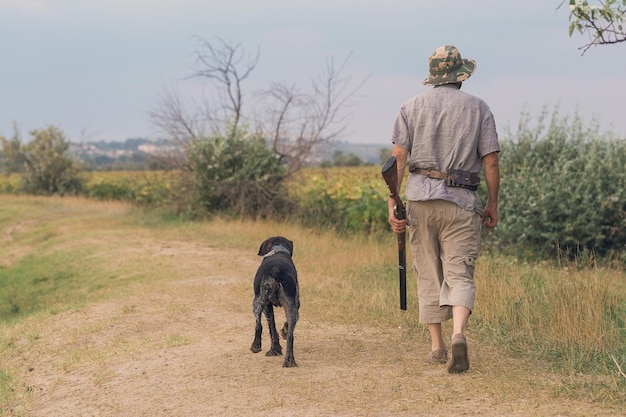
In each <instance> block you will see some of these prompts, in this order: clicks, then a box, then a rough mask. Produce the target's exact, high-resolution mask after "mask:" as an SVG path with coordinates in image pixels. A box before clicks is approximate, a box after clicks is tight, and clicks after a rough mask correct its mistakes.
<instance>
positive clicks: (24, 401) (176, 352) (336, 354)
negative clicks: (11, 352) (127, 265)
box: [10, 242, 619, 417]
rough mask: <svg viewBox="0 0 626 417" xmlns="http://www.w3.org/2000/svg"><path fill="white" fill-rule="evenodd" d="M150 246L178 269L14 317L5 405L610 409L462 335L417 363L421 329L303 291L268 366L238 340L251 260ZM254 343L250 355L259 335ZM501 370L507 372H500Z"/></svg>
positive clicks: (304, 411)
mask: <svg viewBox="0 0 626 417" xmlns="http://www.w3.org/2000/svg"><path fill="white" fill-rule="evenodd" d="M151 250H154V251H157V252H159V253H160V254H162V255H164V256H172V257H175V258H176V259H177V261H178V262H179V263H180V265H184V267H185V268H186V270H187V271H188V273H187V278H186V279H185V280H183V281H176V282H168V283H161V284H158V285H156V286H153V287H151V288H146V287H136V288H129V289H128V294H127V296H125V297H122V298H119V299H115V300H112V301H107V302H104V303H101V304H97V305H92V306H90V307H88V308H86V309H81V310H78V311H74V312H69V313H63V314H59V315H56V316H53V317H51V318H50V319H47V320H45V321H43V322H42V321H41V319H39V321H37V322H35V321H32V322H29V321H27V322H26V323H24V325H23V326H22V327H21V328H22V329H23V330H22V331H23V334H21V335H20V336H19V337H16V338H15V341H14V342H13V343H15V344H16V349H15V352H16V357H15V358H12V360H19V361H21V362H22V363H23V367H22V368H23V373H22V375H20V377H21V378H23V381H25V383H26V386H25V387H24V389H25V391H24V393H21V394H20V395H18V396H17V400H16V403H15V404H14V407H13V410H12V411H11V413H10V415H19V416H72V417H75V416H117V417H121V416H151V417H153V416H168V417H169V416H185V417H189V416H251V415H255V416H266V415H267V416H269V415H272V416H420V415H427V416H591V415H594V416H613V415H619V413H617V412H616V410H610V409H599V408H597V407H595V406H594V405H593V404H590V403H585V402H579V401H568V400H564V399H563V398H557V399H555V398H554V397H553V395H552V392H553V391H552V390H551V389H550V387H551V386H552V385H555V384H558V380H556V379H555V380H553V381H552V380H547V381H545V380H543V381H537V382H536V383H535V384H533V376H532V375H528V374H527V372H522V371H518V370H516V366H515V361H514V360H513V359H507V358H506V357H501V356H500V355H498V353H497V352H495V351H493V350H491V349H490V348H488V347H485V346H480V345H478V344H477V343H475V342H474V341H472V340H471V335H470V349H471V350H470V354H471V357H470V359H471V361H472V362H471V365H472V368H471V370H470V372H468V373H467V374H465V375H460V376H459V375H448V374H447V373H446V372H445V368H444V367H443V366H433V365H430V364H428V363H426V361H425V360H424V359H423V356H424V352H426V351H427V349H426V345H425V343H426V338H425V337H423V335H414V336H410V335H407V333H406V332H405V331H404V330H403V329H400V328H368V327H357V326H354V327H348V326H345V325H343V324H341V318H338V319H337V321H336V322H334V323H328V322H324V323H320V322H313V321H311V320H309V319H308V318H307V307H306V297H304V296H303V300H302V303H303V305H302V309H301V320H300V321H299V323H298V326H297V328H296V341H295V355H296V360H297V362H298V365H299V366H298V367H297V368H289V369H288V368H282V367H281V364H282V360H283V359H282V358H276V357H266V356H265V355H264V354H263V353H259V354H253V353H252V352H251V351H250V350H249V347H250V344H251V342H252V336H253V325H254V324H253V317H252V313H251V302H252V296H251V291H252V290H251V280H252V278H251V277H252V276H253V275H254V271H255V270H256V267H257V265H258V262H259V260H258V257H256V256H255V255H254V254H246V255H242V254H238V253H237V252H235V251H218V250H215V249H211V248H202V247H198V246H197V245H192V244H189V243H186V242H179V243H170V244H168V245H162V244H159V243H155V244H154V247H152V248H151ZM199 253H202V256H198V254H199ZM303 293H304V294H306V291H304V292H303ZM33 323H39V324H37V325H36V327H33V326H34V325H33ZM263 341H264V343H265V344H264V346H263V348H264V349H263V352H264V351H265V350H266V349H267V336H266V334H265V333H264V339H263ZM283 346H284V342H283ZM509 370H510V380H509V382H504V383H503V382H501V381H507V379H506V378H505V379H503V378H502V377H501V376H502V374H503V373H505V374H506V373H507V372H509ZM494 380H495V381H496V382H495V383H494ZM498 381H500V382H498Z"/></svg>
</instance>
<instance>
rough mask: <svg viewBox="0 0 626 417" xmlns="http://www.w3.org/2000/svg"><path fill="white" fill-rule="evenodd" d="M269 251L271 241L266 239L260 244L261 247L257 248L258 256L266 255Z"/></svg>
mask: <svg viewBox="0 0 626 417" xmlns="http://www.w3.org/2000/svg"><path fill="white" fill-rule="evenodd" d="M270 250H272V239H266V240H265V241H264V242H263V243H261V247H260V248H259V253H258V255H259V256H264V255H267V254H268V253H269V252H270Z"/></svg>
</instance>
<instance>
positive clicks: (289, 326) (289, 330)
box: [282, 306, 298, 368]
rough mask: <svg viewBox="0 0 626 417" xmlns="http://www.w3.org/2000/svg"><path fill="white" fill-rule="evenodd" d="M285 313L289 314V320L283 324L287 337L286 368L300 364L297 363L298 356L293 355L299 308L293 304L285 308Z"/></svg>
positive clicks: (284, 364) (284, 363)
mask: <svg viewBox="0 0 626 417" xmlns="http://www.w3.org/2000/svg"><path fill="white" fill-rule="evenodd" d="M285 315H286V316H287V321H286V322H285V325H284V326H283V329H282V332H283V334H285V333H286V335H284V336H283V337H285V336H286V337H285V338H286V339H287V353H286V355H285V362H283V366H284V367H285V368H291V367H293V366H298V364H297V363H296V358H295V357H294V355H293V331H294V330H295V327H296V322H297V321H298V309H297V308H295V307H293V306H291V307H286V308H285Z"/></svg>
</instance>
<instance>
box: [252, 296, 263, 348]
mask: <svg viewBox="0 0 626 417" xmlns="http://www.w3.org/2000/svg"><path fill="white" fill-rule="evenodd" d="M252 312H253V313H254V317H256V326H255V327H254V341H253V342H252V346H250V350H251V351H252V352H254V353H258V352H260V351H261V333H262V332H263V325H262V324H261V313H262V312H263V303H262V302H261V300H259V299H258V298H255V300H254V302H253V303H252Z"/></svg>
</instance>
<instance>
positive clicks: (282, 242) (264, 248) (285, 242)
mask: <svg viewBox="0 0 626 417" xmlns="http://www.w3.org/2000/svg"><path fill="white" fill-rule="evenodd" d="M276 247H282V248H284V249H287V250H288V251H289V255H290V256H293V242H292V241H291V240H289V239H287V238H286V237H282V236H273V237H270V238H267V239H265V241H264V242H263V243H261V247H260V248H259V256H265V255H267V254H268V253H270V252H271V251H272V249H274V248H276Z"/></svg>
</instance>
